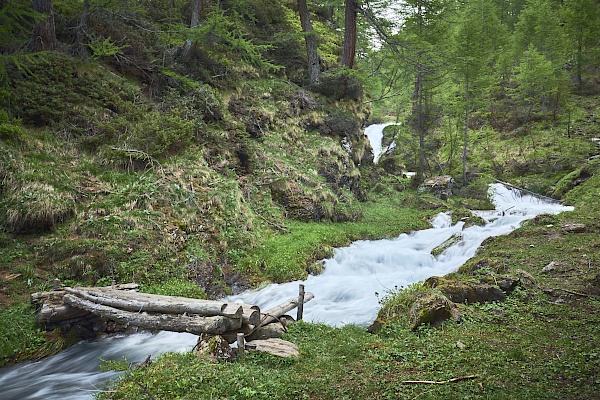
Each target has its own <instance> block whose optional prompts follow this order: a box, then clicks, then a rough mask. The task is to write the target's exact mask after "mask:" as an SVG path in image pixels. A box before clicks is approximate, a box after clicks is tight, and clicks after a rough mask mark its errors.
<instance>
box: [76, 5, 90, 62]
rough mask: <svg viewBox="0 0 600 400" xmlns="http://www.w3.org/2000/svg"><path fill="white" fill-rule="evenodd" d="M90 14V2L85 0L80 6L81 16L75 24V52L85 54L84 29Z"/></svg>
mask: <svg viewBox="0 0 600 400" xmlns="http://www.w3.org/2000/svg"><path fill="white" fill-rule="evenodd" d="M89 15H90V2H89V1H88V0H85V1H84V2H83V6H82V8H81V16H80V17H79V25H78V26H77V39H76V40H75V42H76V43H75V52H76V53H77V54H85V52H86V48H85V46H84V45H83V42H84V40H85V30H86V28H87V21H88V17H89Z"/></svg>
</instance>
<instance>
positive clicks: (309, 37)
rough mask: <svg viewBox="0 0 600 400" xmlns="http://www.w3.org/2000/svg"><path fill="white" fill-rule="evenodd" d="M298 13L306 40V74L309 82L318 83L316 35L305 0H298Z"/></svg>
mask: <svg viewBox="0 0 600 400" xmlns="http://www.w3.org/2000/svg"><path fill="white" fill-rule="evenodd" d="M298 14H300V25H302V31H303V32H304V40H305V41H306V55H307V58H308V74H309V76H310V83H318V82H319V80H320V72H321V71H320V65H319V53H318V52H317V36H316V35H315V32H314V30H313V27H312V24H311V23H310V16H309V14H308V7H307V5H306V0H298Z"/></svg>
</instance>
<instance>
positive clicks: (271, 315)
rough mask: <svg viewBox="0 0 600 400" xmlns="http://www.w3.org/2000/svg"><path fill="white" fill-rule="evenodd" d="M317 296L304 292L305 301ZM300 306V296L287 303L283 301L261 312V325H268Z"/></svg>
mask: <svg viewBox="0 0 600 400" xmlns="http://www.w3.org/2000/svg"><path fill="white" fill-rule="evenodd" d="M314 298H315V295H314V294H312V293H310V292H306V293H304V302H305V303H306V302H307V301H310V300H312V299H314ZM296 307H298V298H294V299H289V300H288V301H286V302H285V303H282V304H280V305H278V306H276V307H273V308H271V309H268V310H267V311H265V312H263V313H261V314H262V315H261V318H260V324H259V326H263V325H266V324H268V323H270V322H275V321H278V320H279V317H281V316H282V315H284V314H285V313H286V312H288V311H291V310H293V309H294V308H296Z"/></svg>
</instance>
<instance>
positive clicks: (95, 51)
mask: <svg viewBox="0 0 600 400" xmlns="http://www.w3.org/2000/svg"><path fill="white" fill-rule="evenodd" d="M87 46H88V47H89V48H90V49H91V50H92V56H93V57H94V58H102V57H113V56H116V55H118V54H123V49H125V48H126V47H127V45H124V46H119V45H117V44H116V43H115V42H114V41H113V40H112V39H111V38H110V36H109V37H107V38H106V39H104V40H102V39H101V38H96V39H94V40H92V41H91V42H89V43H88V44H87Z"/></svg>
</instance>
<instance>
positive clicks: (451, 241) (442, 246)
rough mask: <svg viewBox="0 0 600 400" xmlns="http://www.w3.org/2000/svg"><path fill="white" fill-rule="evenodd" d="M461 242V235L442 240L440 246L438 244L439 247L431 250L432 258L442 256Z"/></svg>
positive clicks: (456, 234)
mask: <svg viewBox="0 0 600 400" xmlns="http://www.w3.org/2000/svg"><path fill="white" fill-rule="evenodd" d="M461 240H462V234H460V233H455V234H453V235H452V236H450V237H449V238H448V239H446V240H444V242H443V243H442V244H440V245H439V246H436V247H435V248H434V249H433V250H431V254H432V255H433V256H434V257H437V256H439V255H440V254H442V253H443V252H444V251H445V250H446V249H447V248H449V247H452V246H454V245H455V244H456V243H458V242H460V241H461Z"/></svg>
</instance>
